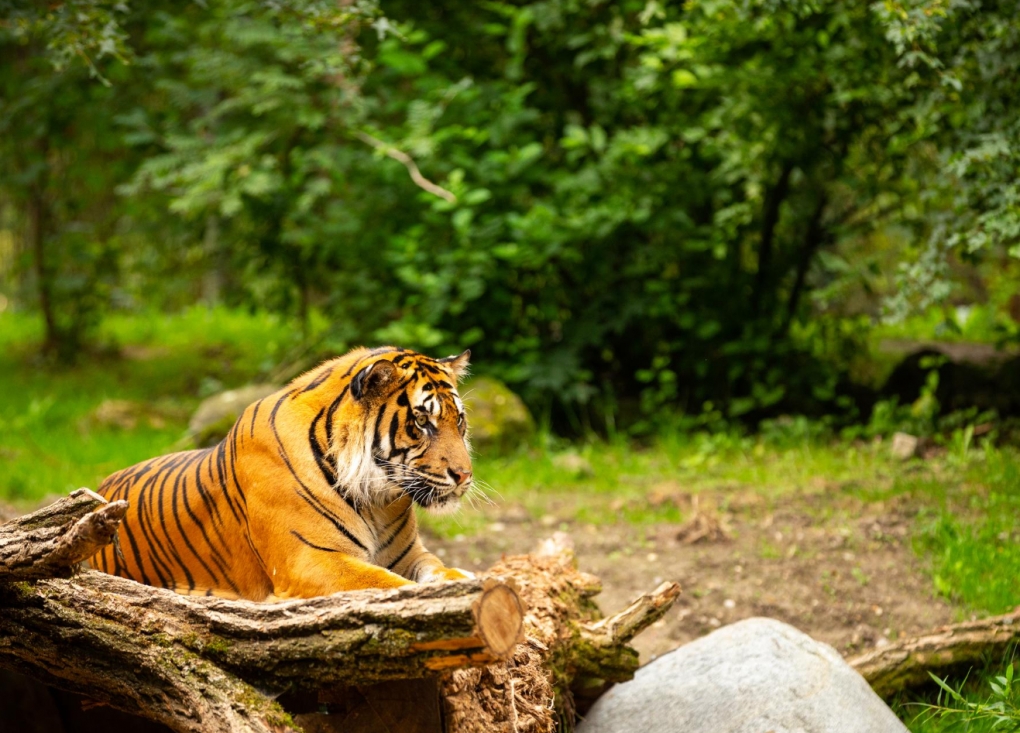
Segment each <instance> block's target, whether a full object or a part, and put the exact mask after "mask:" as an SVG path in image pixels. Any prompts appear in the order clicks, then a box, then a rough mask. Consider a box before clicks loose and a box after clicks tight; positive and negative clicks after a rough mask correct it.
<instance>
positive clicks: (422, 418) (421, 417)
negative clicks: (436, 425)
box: [414, 412, 429, 428]
mask: <svg viewBox="0 0 1020 733" xmlns="http://www.w3.org/2000/svg"><path fill="white" fill-rule="evenodd" d="M414 421H415V423H417V425H418V427H419V428H423V427H425V426H426V425H427V424H428V421H429V417H428V415H426V414H425V413H424V412H419V413H418V415H417V416H416V417H415V418H414Z"/></svg>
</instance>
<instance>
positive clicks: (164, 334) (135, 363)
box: [0, 308, 293, 505]
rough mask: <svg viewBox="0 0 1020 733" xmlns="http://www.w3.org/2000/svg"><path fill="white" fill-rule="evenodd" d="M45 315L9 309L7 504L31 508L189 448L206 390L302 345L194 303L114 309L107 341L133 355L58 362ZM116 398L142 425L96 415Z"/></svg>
mask: <svg viewBox="0 0 1020 733" xmlns="http://www.w3.org/2000/svg"><path fill="white" fill-rule="evenodd" d="M41 338H42V330H41V327H40V324H39V319H38V318H37V317H32V316H28V315H25V314H19V313H4V314H0V392H2V394H3V399H0V500H4V501H12V502H16V503H19V504H24V505H28V504H31V503H33V502H36V501H39V500H41V499H42V498H44V497H46V496H48V495H51V494H62V493H66V492H67V491H69V490H71V489H75V488H78V487H79V486H88V487H92V488H95V487H96V486H97V485H98V484H99V482H100V481H101V480H102V479H103V478H104V477H105V476H107V475H108V474H110V473H112V472H113V471H116V470H117V469H120V468H123V467H125V466H129V465H132V464H133V463H136V462H138V461H140V460H143V459H145V458H148V457H151V456H154V455H159V454H161V453H166V452H168V451H170V450H173V449H175V448H178V447H180V446H181V439H182V438H183V436H184V433H185V427H186V421H187V415H188V414H189V413H190V412H191V410H193V409H194V407H195V406H196V405H197V404H198V401H199V399H200V398H201V397H203V396H205V395H206V394H208V393H210V392H213V391H216V390H219V389H223V388H229V387H233V386H237V385H240V384H243V383H245V382H247V381H250V380H252V379H255V378H258V377H259V376H260V375H261V374H263V373H264V371H265V370H266V369H267V368H268V367H269V366H270V365H272V364H273V363H274V361H275V359H276V358H277V357H278V356H279V354H280V353H281V351H282V350H283V349H285V348H287V347H288V345H289V344H291V343H292V342H293V338H292V335H291V333H290V329H289V328H288V327H287V326H286V325H285V324H283V323H282V322H281V321H280V320H279V319H277V318H275V317H267V316H260V315H257V314H256V315H250V314H245V313H243V312H239V311H228V310H226V309H206V308H194V309H190V310H188V311H185V312H183V313H181V314H179V315H174V316H167V315H144V314H142V315H132V316H126V315H120V316H118V315H114V316H111V317H110V318H109V319H107V321H106V322H105V323H104V326H103V338H104V340H105V341H106V342H107V343H111V344H116V345H117V346H118V347H119V348H121V349H122V350H123V352H124V354H123V356H118V355H116V354H114V353H107V354H105V355H104V354H102V353H100V354H98V355H92V356H90V357H89V358H87V359H83V360H82V362H81V363H80V364H78V365H76V366H73V367H57V366H53V365H50V364H47V363H46V362H44V361H41V360H39V359H38V358H37V357H36V356H35V354H36V352H37V350H38V346H39V343H40V342H41ZM111 400H121V401H127V402H130V403H132V404H134V405H136V406H137V411H138V418H137V420H135V421H134V422H135V423H136V424H134V425H132V426H131V427H129V428H126V427H125V426H123V425H120V426H118V425H116V424H106V423H104V422H103V421H97V420H95V419H92V417H91V416H93V415H94V411H95V410H96V408H98V407H99V406H100V405H101V404H103V403H104V402H107V401H111Z"/></svg>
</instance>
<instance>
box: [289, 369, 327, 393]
mask: <svg viewBox="0 0 1020 733" xmlns="http://www.w3.org/2000/svg"><path fill="white" fill-rule="evenodd" d="M333 369H334V367H329V368H328V369H326V370H325V371H323V373H322V374H320V375H319V376H317V377H316V378H315V379H313V380H312V381H311V382H309V384H308V385H307V386H306V387H305V388H304V389H303V390H301V391H300V392H298V393H297V394H304V393H305V392H311V391H312V390H313V389H315V388H316V387H318V386H319V385H321V384H322V383H323V382H325V381H326V380H327V379H329V377H330V375H332V374H333ZM295 396H296V395H295Z"/></svg>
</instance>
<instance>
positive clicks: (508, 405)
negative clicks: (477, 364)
mask: <svg viewBox="0 0 1020 733" xmlns="http://www.w3.org/2000/svg"><path fill="white" fill-rule="evenodd" d="M460 393H461V395H463V399H464V407H465V410H466V411H467V417H468V426H469V434H470V436H471V445H472V446H473V447H474V449H475V451H477V452H478V453H484V454H490V455H491V454H499V453H508V452H510V451H513V450H514V449H516V448H518V447H520V446H521V445H524V444H525V443H527V442H528V441H529V440H530V439H531V437H532V436H533V435H534V434H535V421H534V420H533V419H532V417H531V413H530V412H528V408H527V406H526V405H525V404H524V401H523V400H522V399H521V398H520V397H518V396H517V395H516V394H514V393H513V392H512V391H511V390H510V388H509V387H507V386H506V385H505V384H503V383H502V382H500V381H499V380H498V379H493V378H492V377H473V378H472V379H470V380H468V381H467V382H465V383H464V384H463V385H462V386H461V387H460Z"/></svg>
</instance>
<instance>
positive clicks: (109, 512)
mask: <svg viewBox="0 0 1020 733" xmlns="http://www.w3.org/2000/svg"><path fill="white" fill-rule="evenodd" d="M127 507H128V505H127V502H126V501H115V502H113V503H112V504H108V503H107V502H106V499H104V498H103V497H101V496H100V495H99V494H96V493H94V492H92V491H89V490H88V489H78V490H77V491H75V492H74V493H72V494H71V495H70V496H69V497H66V498H64V499H60V500H58V501H56V502H54V503H53V504H51V505H50V506H48V507H45V508H44V509H41V510H40V511H38V512H35V513H34V514H30V515H28V516H26V517H20V518H18V519H15V520H13V521H11V522H8V523H7V524H4V525H0V581H5V580H6V581H10V580H39V579H42V578H68V577H70V576H71V574H72V572H73V570H74V567H75V566H76V565H77V564H78V563H80V562H81V561H83V560H85V559H86V558H89V557H91V556H92V555H94V554H95V553H96V552H97V551H98V550H99V548H101V547H104V546H105V545H107V544H109V543H110V542H111V541H112V540H113V537H114V535H115V534H116V532H117V526H118V525H119V524H120V520H121V519H123V518H124V513H125V512H126V511H127Z"/></svg>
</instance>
